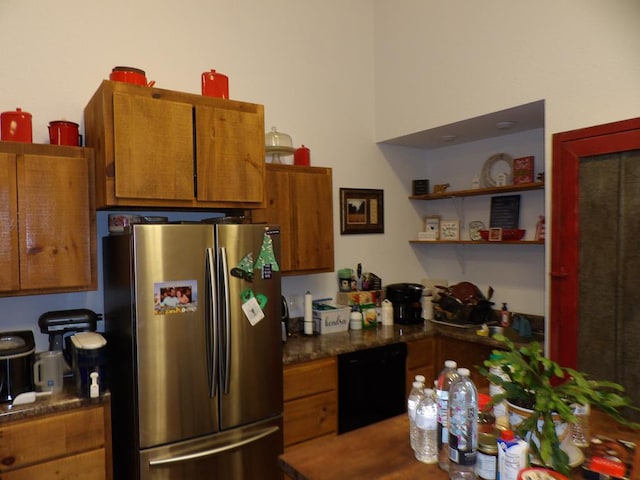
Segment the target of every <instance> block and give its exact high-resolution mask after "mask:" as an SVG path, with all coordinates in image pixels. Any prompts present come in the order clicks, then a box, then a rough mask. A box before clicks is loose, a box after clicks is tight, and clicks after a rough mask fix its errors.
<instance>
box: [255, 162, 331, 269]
mask: <svg viewBox="0 0 640 480" xmlns="http://www.w3.org/2000/svg"><path fill="white" fill-rule="evenodd" d="M332 195H333V194H332V171H331V169H330V168H321V167H302V166H297V165H295V166H293V165H275V164H268V165H267V175H266V197H267V207H266V208H265V209H258V210H254V212H253V220H254V221H255V222H267V223H277V224H279V225H280V230H281V235H280V238H281V250H282V265H281V268H282V272H283V273H284V274H289V275H293V274H308V273H319V272H332V271H333V270H334V244H333V197H332Z"/></svg>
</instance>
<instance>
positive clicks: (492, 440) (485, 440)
mask: <svg viewBox="0 0 640 480" xmlns="http://www.w3.org/2000/svg"><path fill="white" fill-rule="evenodd" d="M478 450H479V451H481V452H483V453H486V454H489V455H497V454H498V437H497V436H496V435H495V434H494V433H479V434H478Z"/></svg>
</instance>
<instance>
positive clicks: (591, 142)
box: [549, 117, 640, 368]
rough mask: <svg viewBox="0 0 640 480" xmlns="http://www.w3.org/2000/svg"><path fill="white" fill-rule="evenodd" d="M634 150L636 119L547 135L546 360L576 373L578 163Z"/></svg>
mask: <svg viewBox="0 0 640 480" xmlns="http://www.w3.org/2000/svg"><path fill="white" fill-rule="evenodd" d="M638 149H640V117H639V118H633V119H630V120H623V121H620V122H614V123H608V124H605V125H598V126H595V127H588V128H583V129H579V130H572V131H568V132H563V133H556V134H554V135H553V136H552V165H551V167H552V168H551V170H552V181H551V272H550V280H549V288H550V295H549V298H550V310H549V313H550V321H549V329H550V331H549V335H550V337H549V356H550V357H551V358H552V359H553V360H556V361H557V362H559V363H560V364H562V365H565V366H567V367H572V368H576V367H577V358H578V355H577V354H578V293H579V292H578V287H579V285H578V270H579V265H578V262H579V251H578V247H579V243H578V240H579V234H580V225H579V224H578V219H579V211H578V210H579V207H578V194H579V185H578V172H579V166H580V158H584V157H590V156H594V155H604V154H611V153H618V152H624V151H629V150H638Z"/></svg>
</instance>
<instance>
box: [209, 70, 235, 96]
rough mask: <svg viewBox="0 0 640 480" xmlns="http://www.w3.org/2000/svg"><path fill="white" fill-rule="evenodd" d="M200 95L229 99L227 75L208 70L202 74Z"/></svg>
mask: <svg viewBox="0 0 640 480" xmlns="http://www.w3.org/2000/svg"><path fill="white" fill-rule="evenodd" d="M202 95H204V96H206V97H217V98H225V99H227V100H228V99H229V77H227V76H226V75H224V74H222V73H220V72H216V71H215V70H210V71H208V72H204V73H203V74H202Z"/></svg>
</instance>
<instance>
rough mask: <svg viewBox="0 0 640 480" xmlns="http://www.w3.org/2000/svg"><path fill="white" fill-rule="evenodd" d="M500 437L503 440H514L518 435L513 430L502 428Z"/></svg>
mask: <svg viewBox="0 0 640 480" xmlns="http://www.w3.org/2000/svg"><path fill="white" fill-rule="evenodd" d="M500 438H501V439H502V440H507V441H509V440H513V439H514V438H516V436H515V435H514V433H513V432H512V431H511V430H502V431H501V432H500Z"/></svg>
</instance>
